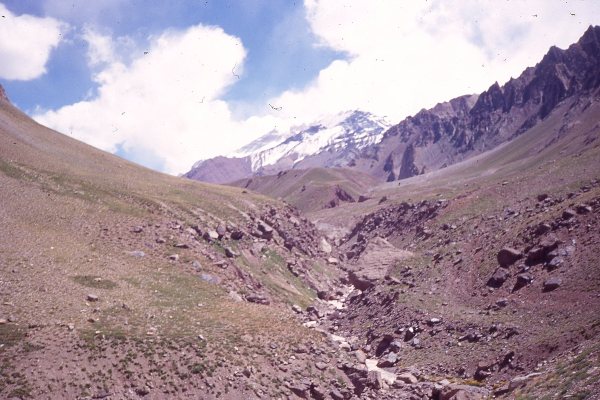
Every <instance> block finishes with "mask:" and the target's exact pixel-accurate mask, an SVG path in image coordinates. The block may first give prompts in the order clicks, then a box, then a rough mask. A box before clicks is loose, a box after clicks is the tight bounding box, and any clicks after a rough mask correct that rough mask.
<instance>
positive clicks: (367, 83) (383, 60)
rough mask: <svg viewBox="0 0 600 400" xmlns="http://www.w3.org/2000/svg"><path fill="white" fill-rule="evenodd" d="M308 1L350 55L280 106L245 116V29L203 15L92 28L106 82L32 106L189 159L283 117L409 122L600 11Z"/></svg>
mask: <svg viewBox="0 0 600 400" xmlns="http://www.w3.org/2000/svg"><path fill="white" fill-rule="evenodd" d="M111 4H113V5H118V4H120V0H112V2H111ZM304 8H305V12H306V18H307V21H308V22H309V27H310V29H311V31H312V32H307V34H309V33H312V34H313V35H314V36H316V37H317V38H318V43H315V46H326V47H328V48H331V49H333V50H335V51H337V52H340V53H341V54H342V56H340V57H339V58H338V59H336V60H334V61H333V62H332V63H331V64H330V65H328V66H327V67H326V68H324V69H322V70H321V71H320V72H319V74H318V75H317V76H316V77H315V78H314V79H313V80H312V81H311V82H309V83H308V84H307V85H306V86H305V87H303V88H300V89H295V90H287V91H284V92H283V93H281V94H279V95H277V96H275V97H273V98H272V99H270V100H269V101H268V104H270V105H271V107H269V106H268V104H260V105H257V104H248V105H247V107H248V108H249V109H254V110H258V109H262V110H264V111H259V112H257V113H256V114H255V115H254V116H252V117H250V118H247V119H239V118H237V117H236V116H234V115H233V114H232V111H231V108H230V104H228V103H227V102H226V101H224V100H223V94H224V93H225V92H226V91H227V89H228V88H229V87H230V86H231V85H234V84H235V83H236V82H237V80H238V79H239V76H240V75H241V76H243V67H244V60H245V57H246V50H245V49H244V46H243V44H242V42H241V41H240V39H238V38H236V37H233V36H231V35H228V34H227V33H225V32H224V31H223V30H221V29H220V28H218V27H208V26H203V25H197V26H193V27H190V28H188V29H186V30H170V31H166V32H163V33H162V34H159V35H156V36H153V37H150V38H148V44H147V45H146V44H144V45H143V46H142V44H139V43H138V44H137V45H136V43H134V42H133V41H132V39H130V38H128V37H120V38H113V37H111V36H109V35H105V34H103V33H100V32H98V31H96V30H94V29H91V28H89V27H87V28H85V29H83V34H82V37H83V39H84V40H85V41H86V42H87V44H88V54H87V57H88V63H89V65H90V68H91V70H92V71H94V77H93V79H94V81H95V82H96V83H97V85H98V88H97V91H96V92H95V94H92V95H91V96H88V97H89V98H88V99H86V100H85V101H81V102H78V103H75V104H72V105H68V106H65V107H62V108H60V109H58V110H48V111H44V112H38V114H37V115H35V116H34V117H35V118H36V119H37V120H38V121H39V122H40V123H42V124H46V125H48V126H50V127H52V128H55V129H57V130H59V131H62V132H65V133H68V134H71V135H73V136H74V137H76V138H78V139H80V140H83V141H85V142H87V143H90V144H92V145H94V146H96V147H99V148H101V149H104V150H107V151H111V152H117V151H118V152H119V153H120V154H126V155H127V157H128V158H130V159H132V160H133V161H136V162H139V163H142V164H145V165H147V166H150V167H154V168H159V169H162V170H163V171H165V172H169V173H181V172H185V171H187V170H188V169H189V168H190V166H191V165H192V164H193V163H194V162H195V161H197V160H199V159H206V158H209V157H214V156H216V155H223V154H230V153H232V152H233V151H234V150H236V149H238V148H240V147H242V146H243V145H244V144H246V143H248V142H250V141H251V140H253V139H256V138H257V137H258V136H260V135H263V134H265V133H267V132H270V131H272V130H273V129H276V130H278V131H279V132H286V131H287V130H288V129H289V128H290V127H292V126H294V125H300V124H305V123H310V122H313V121H315V120H316V119H318V118H320V117H322V116H325V115H330V114H337V113H339V112H343V111H347V110H352V109H362V110H365V111H370V112H372V113H375V114H378V115H381V116H387V117H388V120H390V121H391V122H399V121H400V120H401V119H403V118H404V117H406V116H407V115H410V114H414V113H415V112H417V111H418V110H420V109H421V108H428V107H432V106H433V105H435V103H437V102H441V101H446V100H449V99H451V98H453V97H456V96H459V95H463V94H468V93H479V92H481V91H483V90H485V89H486V88H487V87H489V86H490V85H491V84H492V83H494V81H499V82H500V83H503V82H505V81H507V80H508V79H510V77H511V76H512V77H516V76H518V75H519V74H520V73H521V72H522V71H523V70H524V69H525V68H526V67H527V66H532V65H534V64H535V63H536V62H537V61H539V60H540V59H541V57H542V56H543V54H544V53H545V52H546V51H547V50H548V48H549V47H550V46H551V45H558V46H561V47H565V46H567V45H568V44H570V43H572V42H574V41H576V40H577V39H578V38H579V36H580V35H581V34H582V33H583V31H584V30H585V29H586V27H587V26H588V25H589V24H594V23H595V24H597V23H598V22H599V21H597V20H594V19H597V18H598V14H597V12H596V10H595V2H593V1H587V2H584V1H581V2H577V3H573V4H571V3H568V4H567V3H564V2H559V1H547V0H527V1H520V0H515V1H510V2H485V3H482V2H481V1H479V0H447V1H440V0H438V1H428V2H399V1H396V0H377V1H376V2H374V1H371V0H327V1H325V0H305V2H304ZM0 40H2V39H0ZM145 53H146V54H145Z"/></svg>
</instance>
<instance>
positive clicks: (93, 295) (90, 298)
mask: <svg viewBox="0 0 600 400" xmlns="http://www.w3.org/2000/svg"><path fill="white" fill-rule="evenodd" d="M98 300H100V299H99V298H98V296H96V295H95V294H88V295H87V301H91V302H95V301H98Z"/></svg>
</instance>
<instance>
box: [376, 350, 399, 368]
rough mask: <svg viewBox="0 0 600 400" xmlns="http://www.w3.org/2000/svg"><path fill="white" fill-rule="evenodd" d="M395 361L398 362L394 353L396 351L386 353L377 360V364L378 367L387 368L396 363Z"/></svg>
mask: <svg viewBox="0 0 600 400" xmlns="http://www.w3.org/2000/svg"><path fill="white" fill-rule="evenodd" d="M396 362H398V355H396V353H388V354H387V355H386V356H384V357H383V358H382V359H381V360H379V362H378V363H377V366H378V367H379V368H389V367H393V366H394V365H396Z"/></svg>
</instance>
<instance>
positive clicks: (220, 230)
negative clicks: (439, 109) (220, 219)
mask: <svg viewBox="0 0 600 400" xmlns="http://www.w3.org/2000/svg"><path fill="white" fill-rule="evenodd" d="M216 232H217V235H219V239H221V238H222V237H223V236H225V235H226V234H227V227H226V226H225V225H219V226H217V229H216Z"/></svg>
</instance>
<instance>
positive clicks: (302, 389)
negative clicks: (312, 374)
mask: <svg viewBox="0 0 600 400" xmlns="http://www.w3.org/2000/svg"><path fill="white" fill-rule="evenodd" d="M289 389H290V390H291V391H292V392H293V393H294V394H295V395H296V396H298V397H300V398H301V399H306V398H308V394H309V390H310V383H309V382H306V381H302V382H297V383H295V384H293V385H291V386H290V387H289Z"/></svg>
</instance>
